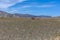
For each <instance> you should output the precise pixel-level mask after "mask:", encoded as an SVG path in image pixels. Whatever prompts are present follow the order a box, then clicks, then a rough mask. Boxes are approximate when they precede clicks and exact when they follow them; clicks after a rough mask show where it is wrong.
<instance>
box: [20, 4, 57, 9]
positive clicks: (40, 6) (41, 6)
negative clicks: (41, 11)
mask: <svg viewBox="0 0 60 40" xmlns="http://www.w3.org/2000/svg"><path fill="white" fill-rule="evenodd" d="M54 6H56V5H52V4H44V5H25V6H22V7H21V8H31V7H32V8H33V7H36V8H50V7H54Z"/></svg>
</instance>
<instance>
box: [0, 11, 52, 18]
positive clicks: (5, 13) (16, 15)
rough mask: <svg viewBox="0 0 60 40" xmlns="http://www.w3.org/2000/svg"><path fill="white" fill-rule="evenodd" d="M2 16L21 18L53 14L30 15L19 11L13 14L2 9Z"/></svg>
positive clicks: (0, 12) (42, 16)
mask: <svg viewBox="0 0 60 40" xmlns="http://www.w3.org/2000/svg"><path fill="white" fill-rule="evenodd" d="M0 17H16V18H20V17H25V18H28V17H30V18H31V17H35V18H51V16H45V15H41V16H36V15H30V14H19V13H14V14H11V13H7V12H4V11H0Z"/></svg>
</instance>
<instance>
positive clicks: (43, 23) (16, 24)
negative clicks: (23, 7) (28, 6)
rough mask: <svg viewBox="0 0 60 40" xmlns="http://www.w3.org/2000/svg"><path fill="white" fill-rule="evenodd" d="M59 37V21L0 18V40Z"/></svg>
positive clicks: (32, 39) (31, 39) (36, 39)
mask: <svg viewBox="0 0 60 40" xmlns="http://www.w3.org/2000/svg"><path fill="white" fill-rule="evenodd" d="M56 35H60V21H58V20H57V19H52V18H50V19H47V18H39V20H37V19H35V20H32V19H31V18H0V40H40V39H41V40H44V39H46V38H47V40H49V39H50V38H51V37H54V36H56Z"/></svg>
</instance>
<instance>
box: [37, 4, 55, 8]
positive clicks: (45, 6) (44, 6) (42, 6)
mask: <svg viewBox="0 0 60 40" xmlns="http://www.w3.org/2000/svg"><path fill="white" fill-rule="evenodd" d="M54 6H55V5H40V6H37V7H41V8H47V7H54Z"/></svg>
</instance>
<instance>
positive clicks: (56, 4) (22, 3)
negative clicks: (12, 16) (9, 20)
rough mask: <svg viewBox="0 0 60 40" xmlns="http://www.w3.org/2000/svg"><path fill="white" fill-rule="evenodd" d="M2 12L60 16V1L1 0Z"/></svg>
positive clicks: (0, 8) (0, 7)
mask: <svg viewBox="0 0 60 40" xmlns="http://www.w3.org/2000/svg"><path fill="white" fill-rule="evenodd" d="M0 10H2V11H6V12H9V13H20V14H32V15H49V16H60V0H0Z"/></svg>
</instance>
